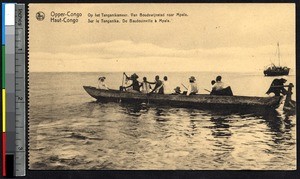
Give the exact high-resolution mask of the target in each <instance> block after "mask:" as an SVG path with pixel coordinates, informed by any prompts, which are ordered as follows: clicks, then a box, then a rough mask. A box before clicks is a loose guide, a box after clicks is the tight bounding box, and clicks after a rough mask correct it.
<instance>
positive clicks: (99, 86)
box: [98, 76, 109, 90]
mask: <svg viewBox="0 0 300 179" xmlns="http://www.w3.org/2000/svg"><path fill="white" fill-rule="evenodd" d="M105 79H106V78H105V77H104V76H100V77H99V79H98V81H99V84H98V88H99V89H104V90H109V88H108V87H107V85H106V84H105V82H104V81H105Z"/></svg>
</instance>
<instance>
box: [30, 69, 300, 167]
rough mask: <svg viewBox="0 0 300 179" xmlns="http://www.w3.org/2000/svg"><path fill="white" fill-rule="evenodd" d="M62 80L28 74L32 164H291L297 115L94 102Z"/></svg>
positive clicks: (294, 157)
mask: <svg viewBox="0 0 300 179" xmlns="http://www.w3.org/2000/svg"><path fill="white" fill-rule="evenodd" d="M72 76H74V75H72ZM83 76H84V75H83ZM45 78H49V79H47V82H48V83H44V79H45ZM59 79H60V80H57V78H56V77H55V76H49V75H44V76H43V75H42V76H40V75H39V76H38V75H36V76H34V75H31V83H33V84H31V86H30V120H29V122H30V123H29V125H30V128H29V132H30V133H29V139H30V147H29V149H30V150H29V152H30V153H29V155H30V157H29V159H30V162H29V167H30V169H36V170H43V169H46V170H54V169H61V170H62V169H83V170H89V169H92V170H106V169H109V170H110V169H121V170H122V169H129V170H131V169H185V170H207V169H208V170H211V169H212V170H213V169H227V170H229V169H230V170H239V169H258V170H260V169H267V170H269V169H272V170H273V169H275V170H277V169H278V170H282V169H284V170H293V169H295V168H296V116H295V114H288V113H285V112H283V111H268V112H266V113H249V112H244V113H242V112H239V113H237V112H232V111H218V110H200V109H187V108H171V107H166V106H154V105H150V106H147V105H139V104H138V105H131V104H120V103H97V102H94V101H93V100H92V98H90V97H89V96H88V95H87V94H86V93H85V92H84V91H83V89H82V85H81V84H82V82H78V81H77V82H76V83H73V82H71V83H68V80H69V79H70V78H69V77H68V78H65V80H64V78H61V77H60V78H59ZM78 79H80V78H79V77H78ZM83 80H85V78H83ZM56 83H59V84H58V85H56V86H55V85H54V84H56ZM77 83H78V84H77ZM49 84H51V85H49ZM66 84H67V85H66ZM68 85H69V86H68ZM78 86H79V87H78ZM66 89H68V90H67V91H66Z"/></svg>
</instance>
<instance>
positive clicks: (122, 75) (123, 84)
mask: <svg viewBox="0 0 300 179" xmlns="http://www.w3.org/2000/svg"><path fill="white" fill-rule="evenodd" d="M124 74H125V72H123V75H122V91H123V87H124Z"/></svg>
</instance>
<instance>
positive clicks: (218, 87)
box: [98, 73, 233, 96]
mask: <svg viewBox="0 0 300 179" xmlns="http://www.w3.org/2000/svg"><path fill="white" fill-rule="evenodd" d="M123 75H124V76H125V78H126V84H125V85H122V86H120V90H121V91H128V92H133V93H145V94H151V93H157V94H172V95H179V94H183V95H187V96H190V95H195V94H197V93H198V92H199V90H198V85H197V83H196V78H195V77H194V76H191V77H190V78H189V84H188V87H186V86H184V85H183V84H182V85H183V87H184V88H185V89H186V91H183V92H182V91H181V89H180V87H179V86H177V87H176V88H174V89H173V90H171V88H170V85H169V81H168V77H167V76H164V77H163V80H160V77H159V75H156V76H155V81H154V82H151V81H148V80H147V77H143V81H142V82H139V81H138V78H139V76H138V75H137V74H136V73H133V74H132V75H130V76H127V75H126V73H123ZM105 79H106V78H105V77H103V76H102V77H99V84H98V88H99V89H104V90H109V88H108V86H107V85H106V84H105ZM211 84H212V90H211V91H210V94H211V95H227V96H232V95H233V93H232V91H231V88H230V86H227V85H225V83H223V82H222V77H221V76H217V77H216V80H212V81H211ZM151 85H154V86H151ZM207 91H209V90H207Z"/></svg>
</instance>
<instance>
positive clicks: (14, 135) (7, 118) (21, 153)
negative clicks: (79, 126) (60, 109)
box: [2, 3, 27, 177]
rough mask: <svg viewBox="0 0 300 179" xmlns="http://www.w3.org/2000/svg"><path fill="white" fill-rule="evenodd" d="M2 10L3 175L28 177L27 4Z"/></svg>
mask: <svg viewBox="0 0 300 179" xmlns="http://www.w3.org/2000/svg"><path fill="white" fill-rule="evenodd" d="M2 13H3V14H2V17H3V15H4V22H3V19H2V34H3V35H4V40H2V51H3V53H4V56H3V55H2V75H3V78H2V126H3V127H2V132H3V133H2V144H3V147H2V152H3V153H2V158H3V163H2V166H3V170H2V174H3V176H8V177H10V176H25V174H26V164H27V163H26V71H25V69H26V64H25V50H26V47H25V45H26V44H25V17H26V16H25V5H24V4H15V3H4V4H2ZM3 35H2V39H3Z"/></svg>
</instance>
